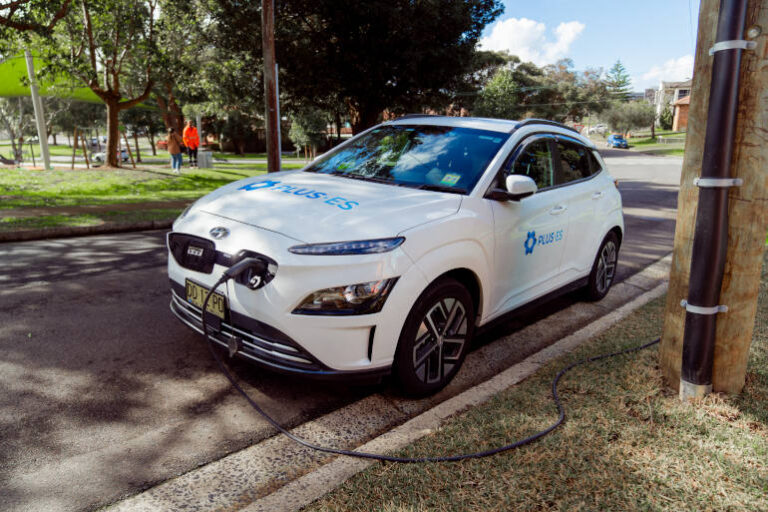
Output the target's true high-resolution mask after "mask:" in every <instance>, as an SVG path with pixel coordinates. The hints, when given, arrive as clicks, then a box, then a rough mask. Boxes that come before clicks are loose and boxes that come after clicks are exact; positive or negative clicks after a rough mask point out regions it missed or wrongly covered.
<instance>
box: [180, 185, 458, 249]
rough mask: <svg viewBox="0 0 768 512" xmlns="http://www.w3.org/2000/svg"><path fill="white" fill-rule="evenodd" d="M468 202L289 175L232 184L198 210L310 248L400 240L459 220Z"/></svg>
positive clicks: (437, 194)
mask: <svg viewBox="0 0 768 512" xmlns="http://www.w3.org/2000/svg"><path fill="white" fill-rule="evenodd" d="M461 198H462V196H460V195H457V194H450V193H444V192H434V191H427V190H417V189H413V188H407V187H398V186H394V185H387V184H382V183H374V182H367V181H361V180H353V179H350V178H343V177H340V176H331V175H327V174H316V173H308V172H301V171H285V172H279V173H275V174H270V175H266V176H258V177H252V178H247V179H244V180H240V181H237V182H234V183H230V184H229V185H226V186H224V187H222V188H220V189H218V190H216V191H215V192H213V193H211V194H209V195H207V196H205V197H203V198H201V199H200V200H198V202H197V203H195V206H194V209H195V210H200V211H203V212H206V213H209V214H213V215H218V216H221V217H225V218H228V219H232V220H236V221H238V222H242V223H245V224H250V225H252V226H257V227H260V228H264V229H268V230H270V231H275V232H277V233H281V234H283V235H286V236H289V237H291V238H294V239H296V240H299V241H302V242H305V243H318V242H334V241H346V240H365V239H374V238H387V237H392V236H396V235H398V234H399V233H401V232H402V231H405V230H406V229H409V228H412V227H415V226H418V225H419V224H423V223H426V222H430V221H433V220H436V219H440V218H443V217H447V216H449V215H453V214H455V213H456V212H457V211H458V209H459V206H460V205H461Z"/></svg>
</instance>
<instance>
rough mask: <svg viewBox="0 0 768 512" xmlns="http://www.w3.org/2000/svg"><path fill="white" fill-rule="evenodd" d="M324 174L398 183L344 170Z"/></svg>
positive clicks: (392, 183)
mask: <svg viewBox="0 0 768 512" xmlns="http://www.w3.org/2000/svg"><path fill="white" fill-rule="evenodd" d="M326 174H331V175H333V176H341V177H342V178H349V179H351V180H360V181H373V182H374V183H386V184H387V185H399V183H395V182H394V181H392V180H388V179H385V178H379V177H377V176H363V175H362V174H352V173H349V172H344V171H331V172H329V173H326Z"/></svg>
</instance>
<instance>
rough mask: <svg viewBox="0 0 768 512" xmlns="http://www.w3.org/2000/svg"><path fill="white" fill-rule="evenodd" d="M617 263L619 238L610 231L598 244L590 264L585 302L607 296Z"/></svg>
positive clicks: (614, 276) (614, 277)
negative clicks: (590, 269)
mask: <svg viewBox="0 0 768 512" xmlns="http://www.w3.org/2000/svg"><path fill="white" fill-rule="evenodd" d="M618 261H619V238H618V237H617V236H616V233H614V232H613V231H611V232H610V233H608V234H607V235H605V238H603V243H602V244H600V249H599V250H598V251H597V256H595V262H594V263H593V264H592V272H590V274H589V281H588V282H587V286H586V295H587V300H590V301H598V300H601V299H602V298H603V297H605V296H606V295H607V294H608V291H610V289H611V285H612V284H613V282H614V280H615V279H616V268H617V263H618Z"/></svg>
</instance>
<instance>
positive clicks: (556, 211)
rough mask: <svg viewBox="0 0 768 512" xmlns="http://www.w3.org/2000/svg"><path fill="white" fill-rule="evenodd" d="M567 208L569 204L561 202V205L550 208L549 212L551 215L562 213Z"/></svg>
mask: <svg viewBox="0 0 768 512" xmlns="http://www.w3.org/2000/svg"><path fill="white" fill-rule="evenodd" d="M567 209H568V207H567V206H564V205H562V204H559V205H557V206H555V207H554V208H552V209H551V210H549V214H550V215H560V214H561V213H563V212H564V211H565V210H567Z"/></svg>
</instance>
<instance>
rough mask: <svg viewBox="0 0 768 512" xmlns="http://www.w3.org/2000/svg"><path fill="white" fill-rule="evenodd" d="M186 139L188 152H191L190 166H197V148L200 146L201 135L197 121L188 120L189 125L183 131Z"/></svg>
mask: <svg viewBox="0 0 768 512" xmlns="http://www.w3.org/2000/svg"><path fill="white" fill-rule="evenodd" d="M182 138H183V139H184V145H185V146H187V154H189V166H190V167H197V148H198V147H200V136H198V135H197V128H195V123H193V122H192V121H187V126H185V127H184V132H183V133H182Z"/></svg>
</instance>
